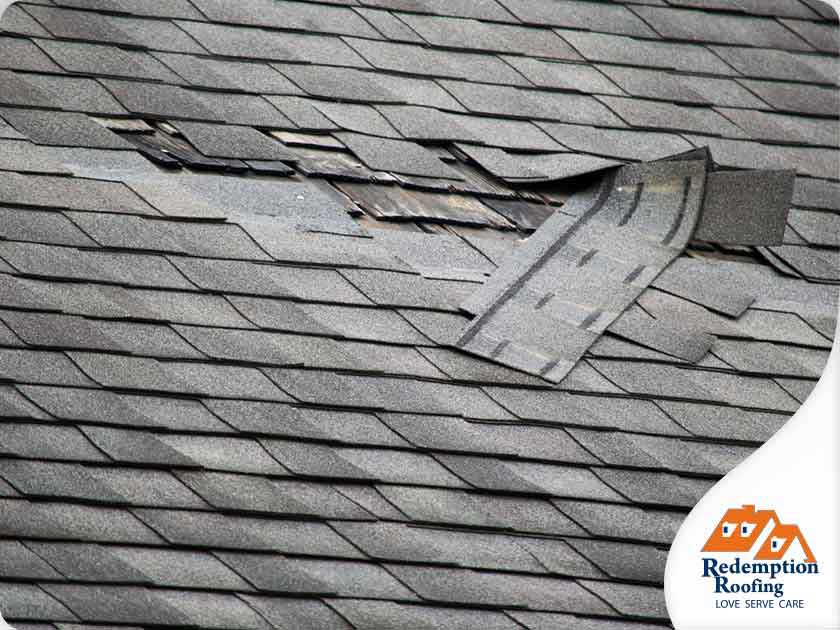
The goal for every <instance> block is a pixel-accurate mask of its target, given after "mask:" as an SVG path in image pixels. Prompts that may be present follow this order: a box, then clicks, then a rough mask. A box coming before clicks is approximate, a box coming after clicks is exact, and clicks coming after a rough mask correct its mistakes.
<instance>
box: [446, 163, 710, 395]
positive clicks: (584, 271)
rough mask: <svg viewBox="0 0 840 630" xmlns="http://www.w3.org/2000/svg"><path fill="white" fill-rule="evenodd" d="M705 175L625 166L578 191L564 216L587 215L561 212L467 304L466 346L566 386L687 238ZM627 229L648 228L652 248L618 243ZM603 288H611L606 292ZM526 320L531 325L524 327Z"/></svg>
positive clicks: (681, 168) (671, 167) (668, 166)
mask: <svg viewBox="0 0 840 630" xmlns="http://www.w3.org/2000/svg"><path fill="white" fill-rule="evenodd" d="M677 165H678V166H677ZM704 176H705V167H704V165H703V164H702V163H701V162H693V163H692V162H682V163H680V162H670V163H669V162H662V163H659V164H658V165H656V166H653V167H651V169H650V170H647V169H646V170H643V171H637V170H635V168H634V167H626V168H624V169H620V170H619V171H618V172H617V174H616V175H615V178H613V177H607V178H606V179H605V180H604V181H602V182H601V183H600V184H598V185H596V186H593V187H592V188H590V189H589V190H587V191H586V192H584V193H580V194H579V195H577V196H575V197H573V198H572V199H571V200H569V201H568V202H567V203H566V206H564V212H569V213H571V212H574V210H572V208H576V209H578V210H579V212H580V214H581V216H580V217H579V218H577V219H574V218H572V217H570V216H568V214H565V213H555V214H554V215H553V216H552V217H551V218H549V219H548V220H547V221H546V223H544V224H543V225H542V226H541V227H540V229H539V230H538V231H537V233H536V234H535V235H534V236H532V237H531V238H530V239H529V241H528V242H527V243H525V244H524V245H522V246H521V247H520V248H519V250H518V252H517V257H516V260H512V261H510V263H509V265H507V266H504V267H502V268H501V269H500V270H498V271H497V272H496V273H495V274H494V276H493V277H492V278H491V279H490V281H488V282H487V283H485V284H484V286H483V287H482V288H481V289H480V290H479V291H477V292H475V293H473V294H472V295H471V296H470V298H469V300H467V301H466V302H464V303H463V308H465V310H467V311H469V312H472V313H474V314H475V315H476V319H475V320H473V322H472V324H471V325H470V327H469V328H468V329H467V330H466V331H465V333H464V335H463V337H462V338H461V339H460V340H459V342H458V347H460V348H461V349H463V350H465V351H468V352H472V353H474V354H477V355H479V356H482V357H485V358H488V359H491V360H494V361H498V362H500V363H502V364H504V365H507V366H509V367H514V368H517V369H520V370H523V371H525V372H529V373H531V374H536V375H539V376H542V377H543V378H546V379H547V380H550V381H552V382H560V381H561V380H562V379H563V378H564V377H565V376H566V375H567V374H568V373H569V371H570V370H571V369H572V368H573V367H574V366H575V364H576V363H577V361H578V359H579V358H580V357H581V356H582V355H583V354H584V353H585V352H586V350H587V349H588V348H589V346H591V345H592V343H594V342H595V341H596V339H597V338H598V336H599V335H600V334H601V333H602V332H603V330H604V328H606V327H607V326H608V325H609V324H610V323H612V322H613V321H614V320H615V319H616V318H617V317H618V315H619V314H620V313H621V312H622V311H624V310H625V309H626V308H627V307H628V306H629V305H630V304H631V303H632V302H633V301H634V300H635V299H636V298H637V297H638V296H639V294H640V293H641V291H642V290H643V288H644V286H645V285H646V284H647V283H650V282H651V281H652V280H653V277H654V276H655V275H656V274H657V273H659V272H660V271H661V270H662V269H663V268H664V267H665V266H666V265H667V264H668V263H669V262H670V261H671V260H672V259H673V258H674V257H675V256H676V254H677V253H678V252H679V250H680V249H681V248H682V247H683V246H684V245H685V243H686V242H687V241H688V238H689V237H690V234H691V232H692V231H693V230H694V225H695V223H696V221H697V217H698V214H699V211H700V204H701V199H702V188H703V184H702V181H703V177H704ZM614 182H617V183H614ZM645 182H648V183H649V185H648V187H645ZM654 182H668V184H667V185H666V186H664V187H661V188H658V189H657V188H656V187H654V186H651V185H650V184H653V183H654ZM622 184H625V185H622ZM663 213H664V215H663ZM669 213H676V214H675V216H674V217H672V218H666V216H668V215H669ZM624 230H627V232H628V233H633V234H636V233H637V231H641V232H642V233H645V234H646V236H645V237H644V238H645V241H646V245H645V246H643V247H641V246H640V247H639V248H638V249H634V248H632V247H631V248H626V247H621V246H618V245H617V243H618V242H624V241H625V239H624V237H623V236H621V235H620V233H621V232H623V231H624ZM609 234H611V235H612V236H607V235H609ZM654 243H657V244H656V245H654ZM640 245H641V243H640ZM561 285H562V287H563V290H562V291H559V290H557V287H558V286H561ZM594 286H600V287H601V288H602V289H603V291H604V293H603V294H602V295H601V296H599V297H598V298H594V297H593V294H592V287H594ZM608 287H609V288H608ZM523 320H528V321H530V322H531V326H529V327H528V328H527V329H523V328H521V326H520V325H519V323H520V322H521V321H523ZM558 348H559V349H560V350H558Z"/></svg>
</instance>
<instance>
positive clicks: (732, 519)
mask: <svg viewBox="0 0 840 630" xmlns="http://www.w3.org/2000/svg"><path fill="white" fill-rule="evenodd" d="M753 550H755V559H756V560H781V559H782V558H784V557H785V556H786V555H789V554H791V555H794V554H796V555H801V556H802V557H803V558H804V560H805V562H816V559H815V558H814V554H813V553H812V552H811V548H810V547H809V546H808V543H807V541H806V540H805V536H804V535H803V534H802V531H801V530H800V529H799V527H798V526H797V525H787V524H783V523H782V522H781V521H780V520H779V517H778V516H777V514H776V512H775V511H773V510H756V509H755V506H754V505H745V506H743V507H741V508H731V509H729V510H727V511H726V514H724V515H723V518H721V519H720V522H719V523H718V524H717V526H716V527H715V530H714V531H713V532H712V535H711V536H709V540H707V541H706V544H705V545H704V546H703V551H711V552H720V553H749V552H751V551H753Z"/></svg>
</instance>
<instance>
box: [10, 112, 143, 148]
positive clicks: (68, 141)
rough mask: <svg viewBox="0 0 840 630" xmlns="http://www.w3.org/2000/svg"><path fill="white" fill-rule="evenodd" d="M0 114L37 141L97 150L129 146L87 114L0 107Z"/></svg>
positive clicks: (129, 145)
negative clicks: (0, 108)
mask: <svg viewBox="0 0 840 630" xmlns="http://www.w3.org/2000/svg"><path fill="white" fill-rule="evenodd" d="M0 116H3V118H5V119H6V120H7V121H8V122H9V123H11V124H12V125H13V126H14V127H15V128H16V129H17V130H18V131H20V132H21V133H23V134H25V135H26V136H27V137H28V138H30V139H31V140H32V141H33V142H36V143H38V144H47V145H51V146H70V147H89V148H98V149H129V148H132V147H133V145H132V144H130V143H129V142H127V141H125V140H123V139H122V138H120V137H119V136H118V135H116V134H114V133H111V132H110V131H108V130H107V129H105V128H104V127H102V126H101V125H99V124H97V123H95V122H94V121H92V120H91V119H90V118H89V117H87V116H85V115H84V114H80V113H76V112H45V111H39V110H31V109H11V108H3V109H2V110H0Z"/></svg>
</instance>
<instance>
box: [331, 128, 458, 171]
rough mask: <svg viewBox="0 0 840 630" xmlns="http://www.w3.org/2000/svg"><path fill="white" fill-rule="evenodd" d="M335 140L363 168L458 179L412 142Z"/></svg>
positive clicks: (358, 137) (348, 135)
mask: <svg viewBox="0 0 840 630" xmlns="http://www.w3.org/2000/svg"><path fill="white" fill-rule="evenodd" d="M337 136H338V138H339V139H340V140H341V141H342V142H344V143H345V144H346V145H347V146H348V147H349V149H350V150H351V151H352V152H353V153H355V154H356V157H358V158H359V159H360V160H362V161H363V162H364V163H365V164H366V165H367V166H369V167H370V168H372V169H375V170H380V171H393V172H395V173H403V174H406V175H422V176H424V177H440V178H443V179H456V180H457V179H461V176H460V175H459V174H458V173H457V172H456V171H454V170H452V169H451V168H450V167H448V166H447V165H446V164H444V163H443V162H442V161H441V160H439V159H438V158H437V157H436V156H435V155H434V154H433V153H432V152H430V151H428V150H427V149H425V148H423V147H421V146H420V145H418V144H414V143H413V142H406V141H401V140H391V139H387V138H374V137H372V136H362V135H359V134H353V133H339V134H337Z"/></svg>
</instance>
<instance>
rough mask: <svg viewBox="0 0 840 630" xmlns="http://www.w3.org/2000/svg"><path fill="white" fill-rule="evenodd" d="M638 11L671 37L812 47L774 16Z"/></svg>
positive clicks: (675, 10)
mask: <svg viewBox="0 0 840 630" xmlns="http://www.w3.org/2000/svg"><path fill="white" fill-rule="evenodd" d="M635 11H636V12H637V13H638V14H639V15H640V16H641V17H642V18H643V19H645V20H646V21H647V22H648V23H649V24H651V25H652V26H653V28H655V29H656V30H657V32H658V33H659V34H660V35H662V36H663V37H667V38H672V39H684V40H691V41H698V42H716V43H725V44H741V45H746V46H760V47H764V48H781V49H783V50H811V47H810V46H809V45H808V44H807V43H806V42H805V40H803V39H801V38H799V37H797V36H796V35H794V34H793V33H792V32H790V31H788V30H787V29H785V28H784V27H783V26H782V25H781V24H779V23H778V22H776V21H775V20H771V19H766V18H752V17H741V16H730V15H722V14H711V13H697V12H692V11H684V10H681V9H672V8H660V7H637V8H636V9H635ZM698 20H700V23H701V24H702V25H703V28H702V29H697V28H696V26H697V23H698Z"/></svg>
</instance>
